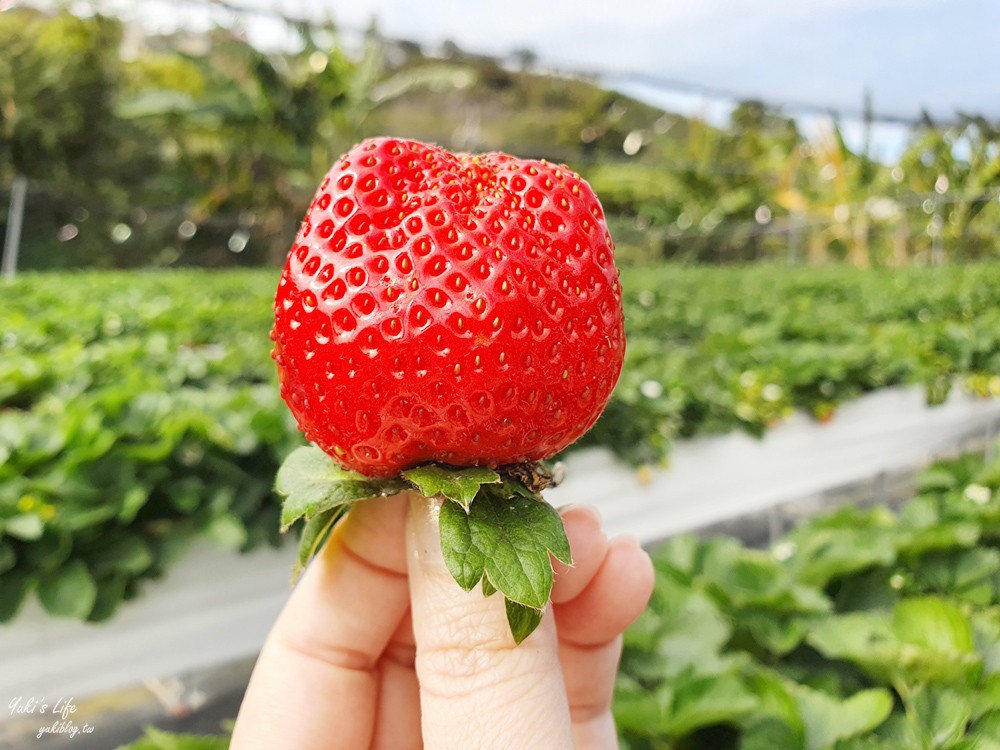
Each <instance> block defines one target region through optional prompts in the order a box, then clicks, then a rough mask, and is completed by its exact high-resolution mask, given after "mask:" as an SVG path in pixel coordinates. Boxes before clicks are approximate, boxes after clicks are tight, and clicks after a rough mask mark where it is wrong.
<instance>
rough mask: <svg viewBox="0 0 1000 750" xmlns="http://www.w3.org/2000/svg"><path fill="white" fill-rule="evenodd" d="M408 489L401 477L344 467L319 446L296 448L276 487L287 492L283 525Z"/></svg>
mask: <svg viewBox="0 0 1000 750" xmlns="http://www.w3.org/2000/svg"><path fill="white" fill-rule="evenodd" d="M406 488H407V485H406V483H405V482H403V481H402V480H400V479H372V478H371V477H366V476H364V475H362V474H358V473H357V472H353V471H348V470H347V469H344V468H341V467H340V466H338V465H337V463H336V462H334V461H333V460H332V459H331V458H330V457H329V456H328V455H326V454H325V453H324V452H323V451H321V450H320V449H319V448H317V447H315V446H311V445H307V446H303V447H301V448H296V449H295V450H294V451H292V453H291V454H290V455H289V456H288V458H287V459H285V462H284V463H283V464H282V465H281V468H280V469H278V475H277V478H276V480H275V490H276V491H277V492H278V494H279V495H284V496H285V500H284V503H283V505H282V509H281V527H282V530H283V531H284V530H287V529H288V527H289V526H291V525H292V524H293V523H295V521H297V520H298V519H300V518H304V519H305V520H306V521H309V520H312V519H313V518H315V517H316V516H319V515H320V514H322V513H325V512H326V511H329V510H331V509H333V508H337V507H339V506H344V505H349V504H350V503H352V502H354V501H356V500H367V499H368V498H372V497H388V496H389V495H394V494H396V493H397V492H400V491H402V490H404V489H406Z"/></svg>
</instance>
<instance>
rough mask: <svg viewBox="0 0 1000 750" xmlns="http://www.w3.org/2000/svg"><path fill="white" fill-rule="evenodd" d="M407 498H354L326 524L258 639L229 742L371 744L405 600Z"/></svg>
mask: <svg viewBox="0 0 1000 750" xmlns="http://www.w3.org/2000/svg"><path fill="white" fill-rule="evenodd" d="M408 499H409V498H408V493H403V494H401V495H397V496H395V497H392V498H389V499H384V500H366V501H364V502H361V503H359V504H357V505H356V506H355V507H354V508H352V509H351V511H350V513H349V514H348V515H347V517H346V518H345V519H344V520H343V522H342V523H340V524H339V525H338V526H337V527H336V528H335V529H334V530H333V532H332V533H331V535H330V539H329V540H328V541H327V543H326V545H325V547H324V548H323V550H322V552H321V553H320V554H319V555H318V556H317V557H316V559H315V560H314V561H313V563H312V564H311V565H310V566H309V569H308V570H307V571H306V573H305V575H304V576H303V577H302V580H301V581H300V582H299V584H298V585H297V586H296V588H295V590H294V591H293V592H292V595H291V597H290V598H289V600H288V603H287V604H286V605H285V608H284V610H283V611H282V613H281V614H280V615H279V617H278V620H277V622H276V623H275V625H274V627H273V629H272V630H271V633H270V635H268V637H267V640H266V641H265V643H264V648H263V649H262V651H261V653H260V656H259V658H258V660H257V664H256V666H255V667H254V671H253V675H252V676H251V678H250V684H249V686H248V688H247V692H246V695H245V697H244V699H243V704H242V706H241V707H240V712H239V716H238V717H237V720H236V727H235V729H234V731H233V739H232V744H231V745H230V747H231V748H233V749H234V750H257V749H258V748H259V749H260V750H265V749H266V750H272V748H276V747H294V748H296V750H321V749H322V750H333V749H335V748H345V750H346V749H347V748H350V749H351V750H357V748H365V747H369V745H370V744H371V740H372V733H373V731H374V725H375V713H376V701H377V690H378V674H377V669H376V668H377V665H378V660H379V658H380V656H381V655H382V652H383V651H384V650H385V647H386V644H387V643H388V642H389V640H390V638H391V637H392V636H393V634H394V632H395V631H396V629H397V628H398V627H399V625H400V623H401V621H402V619H403V616H404V615H405V614H406V611H407V609H408V607H409V589H408V583H407V578H406V546H405V537H404V529H405V519H406V511H407V507H408Z"/></svg>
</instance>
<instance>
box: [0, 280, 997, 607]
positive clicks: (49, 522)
mask: <svg viewBox="0 0 1000 750" xmlns="http://www.w3.org/2000/svg"><path fill="white" fill-rule="evenodd" d="M275 285H276V272H273V271H243V272H232V273H207V272H194V271H187V272H170V273H144V274H143V273H132V274H121V273H90V274H80V275H26V276H24V277H22V278H21V279H19V280H18V281H17V282H15V283H14V284H9V285H5V286H4V288H3V290H2V298H3V305H2V306H0V620H7V619H10V618H11V617H13V616H14V615H15V614H16V612H17V611H18V610H19V608H20V606H21V604H22V602H23V601H24V600H25V598H26V597H27V596H28V595H29V594H30V593H31V592H32V591H34V592H36V593H37V596H38V599H39V600H40V601H41V603H42V605H43V606H44V607H45V608H46V609H47V610H48V611H49V612H51V613H53V614H55V615H61V616H68V617H76V618H86V619H90V620H102V619H105V618H107V617H109V616H110V615H111V614H112V613H113V612H114V610H115V608H116V607H117V606H118V605H119V604H120V603H121V602H122V601H123V600H124V599H127V598H130V597H132V596H134V595H135V594H136V593H137V592H138V590H139V585H140V583H141V581H142V580H144V579H146V578H149V577H152V576H157V575H159V574H160V573H162V572H163V571H164V570H165V569H166V568H167V567H168V566H169V565H170V563H171V562H172V561H173V560H174V559H176V557H177V556H178V555H179V554H181V552H182V551H183V550H184V549H185V547H186V545H187V544H188V543H189V542H190V541H191V540H192V539H194V538H195V537H197V536H199V535H202V536H204V535H207V536H209V537H210V538H212V539H215V540H217V541H219V542H221V543H223V544H226V545H229V546H231V547H233V548H235V549H248V548H250V547H253V546H254V545H256V544H259V543H262V542H275V541H276V539H275V537H276V533H277V528H278V520H277V503H276V501H275V499H274V497H273V494H272V484H273V479H274V475H275V472H276V470H277V467H278V465H279V463H280V461H281V459H282V458H283V457H284V456H285V455H287V454H288V453H289V452H290V451H291V449H292V448H294V447H295V446H297V445H300V444H301V443H302V439H301V437H300V435H299V434H298V432H297V430H296V429H295V426H294V424H293V423H292V420H291V418H290V416H289V415H288V412H287V409H286V408H285V407H284V405H283V404H282V403H281V401H280V398H279V396H278V390H277V387H276V384H275V374H274V368H273V364H272V362H271V361H270V357H269V351H270V346H271V342H270V341H269V340H268V336H267V332H268V330H269V329H270V325H271V299H272V295H273V291H274V288H275ZM623 286H624V288H625V290H626V309H627V312H626V318H627V327H628V336H629V348H628V355H627V361H626V369H625V372H624V373H623V376H622V380H621V383H620V385H619V387H618V389H617V390H616V392H615V395H614V397H613V400H612V402H611V404H610V406H609V408H608V410H607V412H606V414H605V416H604V417H603V418H602V420H601V421H600V422H599V424H598V426H597V427H596V428H595V429H594V430H593V431H592V432H591V433H590V435H588V436H587V437H586V438H585V440H584V441H582V442H581V443H580V445H594V444H600V445H605V446H608V447H610V448H611V449H612V450H614V451H616V452H617V453H618V454H619V455H620V456H622V457H623V458H625V459H626V460H629V461H631V462H633V463H643V462H659V461H662V460H663V459H664V458H665V457H666V455H667V453H668V451H669V447H670V445H671V443H672V442H673V441H674V440H676V439H678V438H682V437H686V436H689V435H694V434H698V433H704V432H724V431H728V430H731V429H746V430H749V431H751V432H754V433H757V434H759V433H761V432H763V430H765V429H766V428H767V427H768V426H769V425H771V424H773V423H775V422H777V421H780V420H781V419H782V418H784V417H785V416H786V415H787V414H789V413H790V412H791V411H792V410H793V409H796V408H803V409H807V410H809V411H810V412H812V413H813V414H815V415H816V416H817V417H819V418H821V419H828V418H831V417H832V416H833V415H834V413H835V410H836V407H837V405H838V404H839V403H841V402H843V401H845V400H847V399H851V398H854V397H856V396H857V395H859V394H861V393H863V392H865V391H869V390H873V389H876V388H880V387H883V386H886V385H891V384H895V383H924V384H925V385H926V387H927V392H928V399H929V400H930V401H940V400H941V399H942V398H944V396H945V395H946V394H947V392H948V390H949V389H950V388H951V386H952V383H953V382H954V381H955V379H956V378H957V377H961V378H964V379H965V380H966V381H967V383H968V384H969V385H970V386H973V387H974V388H975V389H976V390H977V391H979V392H982V393H983V394H984V395H987V394H990V393H997V392H998V391H1000V378H998V377H997V373H1000V268H997V267H991V266H985V265H984V266H966V267H953V268H938V269H909V270H906V271H899V272H893V273H888V272H885V273H882V272H867V273H866V272H860V271H856V270H854V269H849V268H830V269H810V270H791V269H786V268H777V267H755V268H752V269H690V268H681V267H671V266H665V267H656V268H643V269H636V268H626V269H624V270H623Z"/></svg>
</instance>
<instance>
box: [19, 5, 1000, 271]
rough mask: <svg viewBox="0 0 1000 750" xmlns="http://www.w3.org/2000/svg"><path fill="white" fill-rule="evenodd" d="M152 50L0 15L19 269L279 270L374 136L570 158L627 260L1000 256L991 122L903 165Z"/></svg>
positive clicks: (786, 125) (362, 73) (589, 111)
mask: <svg viewBox="0 0 1000 750" xmlns="http://www.w3.org/2000/svg"><path fill="white" fill-rule="evenodd" d="M291 27H292V29H293V30H294V33H295V35H296V37H297V39H298V44H297V45H296V46H295V47H294V49H293V50H291V51H283V52H280V53H277V52H267V53H265V52H263V51H261V50H259V49H256V48H254V47H253V46H252V45H251V44H249V43H248V42H247V41H246V40H245V38H243V37H242V36H241V35H240V33H239V31H238V30H235V29H228V28H215V29H213V30H211V31H209V32H206V33H193V32H185V33H177V34H174V35H171V36H148V35H145V34H143V33H142V31H141V30H139V29H136V28H132V27H126V26H124V25H123V24H122V22H121V21H119V20H117V19H115V18H111V17H105V16H102V15H99V14H97V15H91V16H87V17H76V16H74V15H71V14H70V13H69V12H68V11H59V12H54V13H43V12H42V11H40V10H36V9H31V8H28V7H21V8H17V9H12V10H9V11H7V12H5V13H2V14H0V204H2V207H0V224H3V223H5V222H6V218H7V206H6V203H7V201H6V198H5V193H6V191H7V190H9V188H10V186H11V184H12V183H13V180H14V178H15V177H16V176H17V175H24V176H26V177H27V178H29V189H28V199H27V213H26V219H25V230H24V234H23V242H22V252H21V258H20V263H19V265H20V267H21V268H35V269H45V268H67V267H80V266H87V267H124V268H130V267H148V266H177V265H185V266H187V265H197V266H233V265H261V264H267V265H276V264H278V263H280V262H281V261H282V260H283V258H284V255H285V252H286V251H287V248H288V247H289V245H290V242H291V238H292V236H293V234H294V231H295V228H296V225H297V222H298V220H299V218H300V216H301V215H302V214H303V212H304V210H305V207H306V206H307V205H308V201H309V199H310V197H311V195H312V192H313V189H314V186H315V184H316V182H317V180H318V179H319V177H320V176H321V175H322V174H323V172H324V171H325V170H326V168H327V167H328V165H329V164H330V163H331V162H332V160H333V159H334V158H335V157H336V156H337V155H338V154H340V153H342V152H343V151H344V150H346V149H347V148H348V147H349V146H350V145H351V144H353V143H354V142H356V141H357V140H359V139H361V138H362V137H365V136H370V135H376V134H389V133H391V134H395V135H400V136H405V137H413V138H418V139H423V140H429V141H433V142H437V143H439V144H441V145H444V146H447V147H451V148H454V149H462V150H506V151H510V152H513V153H517V154H519V155H523V156H533V157H544V158H548V159H550V160H553V161H558V162H564V163H567V164H569V165H570V166H571V167H573V168H575V169H577V170H578V171H580V172H581V173H582V174H583V175H584V176H585V177H586V178H588V179H589V180H590V181H591V182H592V184H593V185H594V187H595V189H596V190H597V192H598V194H599V195H601V196H602V200H603V202H604V204H605V207H606V209H607V211H608V214H609V223H610V224H611V227H612V232H613V234H614V236H615V237H616V239H617V243H618V245H619V254H620V258H621V260H622V262H624V263H650V262H658V261H660V260H663V259H679V260H685V261H707V262H743V261H751V260H757V259H769V260H780V261H782V262H789V263H792V264H800V263H801V264H824V263H830V262H848V263H850V264H853V265H856V266H862V267H867V266H876V267H880V266H892V267H895V266H903V265H908V264H937V263H943V262H946V261H954V260H970V259H981V258H990V257H994V256H996V255H997V252H998V251H997V247H996V243H995V242H994V241H993V239H994V238H995V237H996V236H997V232H998V230H1000V201H998V197H1000V130H998V129H997V128H996V127H995V126H994V125H993V124H991V123H990V122H988V121H986V120H985V119H984V118H981V117H978V116H974V115H957V116H956V117H955V118H954V120H953V121H952V122H950V123H947V124H935V123H933V122H931V121H930V120H929V119H928V118H924V120H923V122H921V123H920V124H917V125H915V126H914V127H913V129H912V131H911V133H910V136H909V140H908V143H907V145H906V148H905V150H904V151H903V153H902V156H901V157H900V158H899V159H898V161H897V162H896V163H885V162H884V161H879V160H876V159H874V158H873V157H872V156H871V155H870V153H868V151H870V148H867V147H866V148H863V149H861V150H852V149H851V148H849V147H848V146H847V144H846V143H845V140H844V138H843V137H842V134H841V131H840V128H839V127H838V125H837V123H836V121H835V120H831V121H830V126H829V128H827V129H826V131H825V133H824V135H823V136H822V137H819V138H817V137H811V138H807V137H806V136H805V135H804V134H803V132H802V131H801V128H800V126H799V125H798V124H797V122H796V121H795V120H794V119H792V118H790V117H788V116H786V115H784V114H782V113H781V112H778V111H774V110H772V109H769V108H768V107H766V106H765V105H763V104H761V103H759V102H753V101H746V102H742V103H739V104H737V105H736V106H735V107H734V108H733V110H732V112H731V115H730V119H729V123H728V124H727V125H726V126H725V127H718V126H716V125H713V124H710V123H708V122H707V121H705V120H703V119H700V118H698V117H685V116H681V115H677V114H673V113H668V112H664V111H662V110H659V109H656V108H655V107H651V106H649V105H647V104H644V103H642V102H639V101H636V100H634V99H631V98H628V97H626V96H623V95H620V94H618V93H616V92H614V91H610V90H606V89H604V88H601V87H600V86H599V85H597V83H596V82H594V81H592V80H589V79H587V78H585V77H582V76H576V77H573V76H566V75H560V74H555V73H552V72H549V71H542V70H540V69H538V67H537V63H536V58H535V56H534V55H533V54H532V52H531V51H530V50H518V51H515V52H513V53H511V55H509V56H508V58H506V59H502V60H501V59H495V58H491V57H484V56H480V55H476V54H471V53H467V52H464V51H462V50H461V49H459V48H458V47H457V46H456V45H454V44H446V45H444V47H443V48H442V49H441V50H437V51H435V52H434V53H433V54H431V53H429V52H427V51H425V50H424V49H423V48H421V47H420V46H419V45H418V44H415V43H411V42H403V41H398V40H397V41H389V40H385V39H382V38H380V36H379V35H378V33H377V31H376V30H374V29H372V30H370V31H369V33H368V34H367V35H366V36H365V38H364V40H363V42H362V43H360V44H359V43H356V42H352V43H351V44H346V43H345V42H344V39H343V37H342V35H341V34H339V33H338V30H337V28H336V27H335V26H333V25H332V24H330V25H320V26H317V25H307V24H291Z"/></svg>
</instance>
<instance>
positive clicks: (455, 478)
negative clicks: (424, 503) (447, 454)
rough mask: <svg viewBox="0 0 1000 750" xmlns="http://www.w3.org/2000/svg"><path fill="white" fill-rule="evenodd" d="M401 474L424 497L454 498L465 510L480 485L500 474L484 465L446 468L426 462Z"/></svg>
mask: <svg viewBox="0 0 1000 750" xmlns="http://www.w3.org/2000/svg"><path fill="white" fill-rule="evenodd" d="M403 476H404V477H405V478H406V480H407V481H408V482H410V483H411V484H413V486H414V487H416V488H417V489H418V490H419V491H420V492H421V494H423V495H424V496H425V497H438V496H440V497H443V498H447V499H448V500H454V501H455V502H456V503H458V504H460V505H461V506H462V507H463V508H465V509H466V510H468V509H469V505H471V503H472V501H473V499H474V498H475V497H476V493H477V492H479V488H480V487H482V486H483V485H484V484H496V483H498V482H499V481H500V475H499V474H497V473H496V472H495V471H493V470H492V469H488V468H486V467H485V466H470V467H469V468H466V469H448V468H445V467H444V466H438V465H437V464H428V465H426V466H420V467H417V468H416V469H410V470H409V471H404V472H403Z"/></svg>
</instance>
